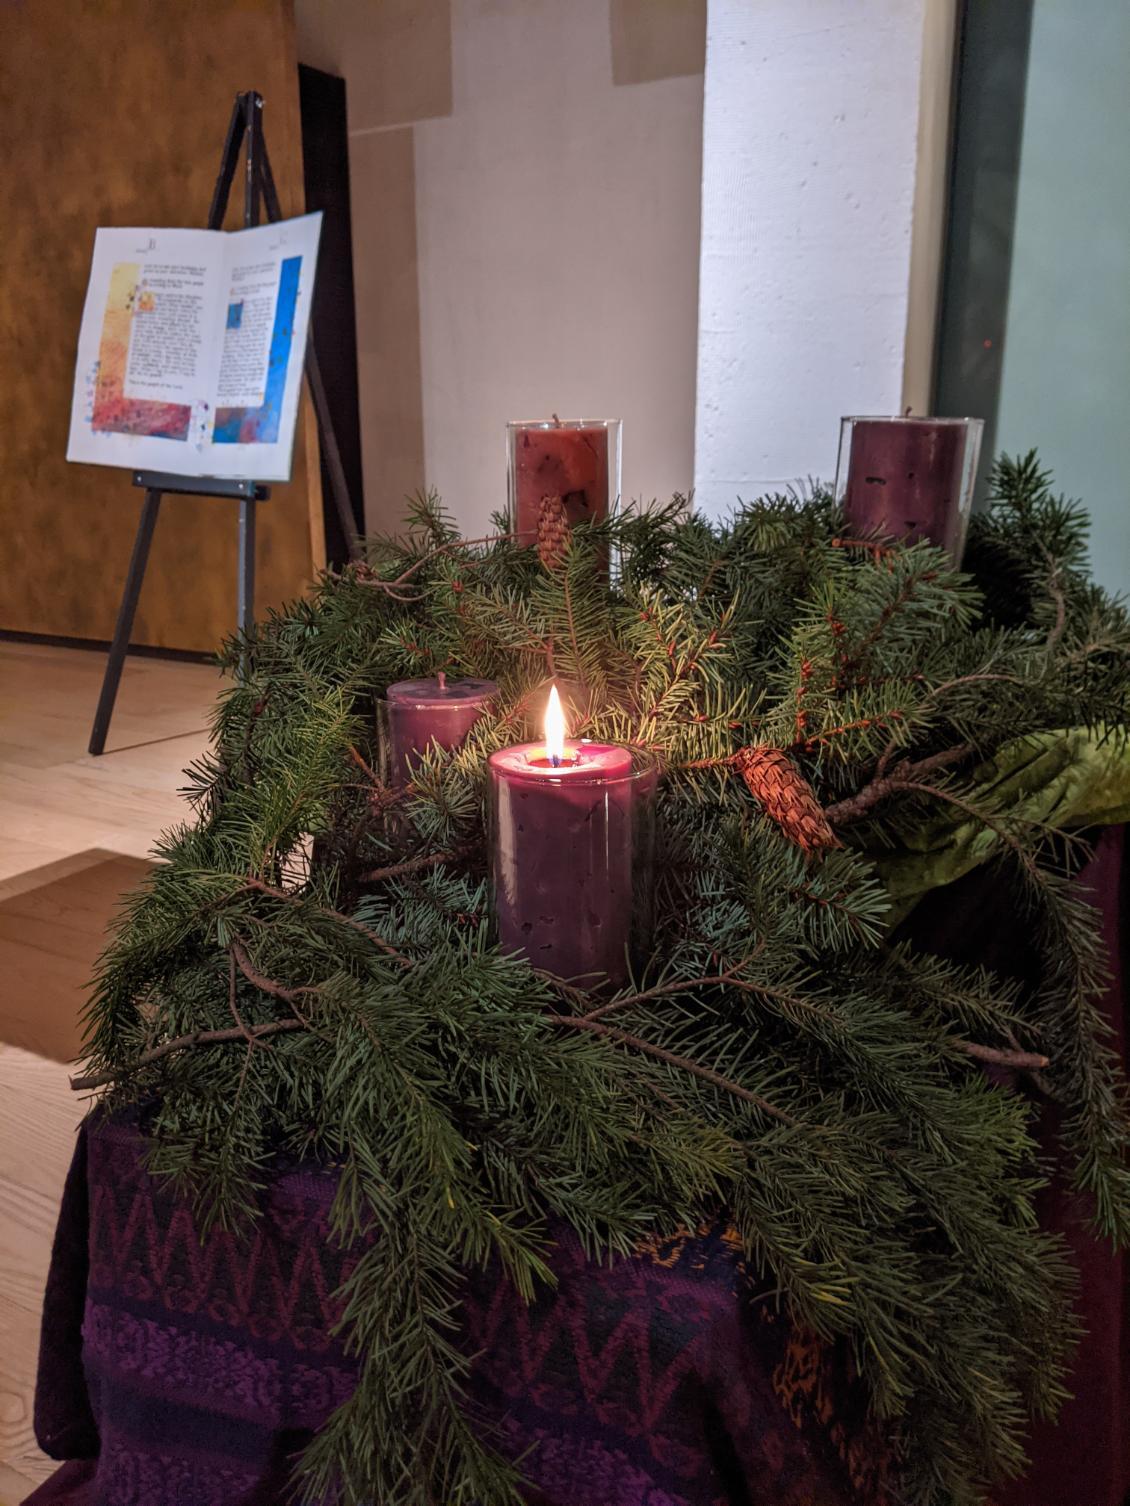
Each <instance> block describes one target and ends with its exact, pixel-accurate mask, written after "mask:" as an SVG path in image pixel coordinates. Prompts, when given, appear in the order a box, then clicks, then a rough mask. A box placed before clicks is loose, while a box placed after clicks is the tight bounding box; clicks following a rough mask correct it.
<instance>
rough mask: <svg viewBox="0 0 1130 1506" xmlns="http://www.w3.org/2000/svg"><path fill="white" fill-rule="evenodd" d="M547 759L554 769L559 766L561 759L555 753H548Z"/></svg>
mask: <svg viewBox="0 0 1130 1506" xmlns="http://www.w3.org/2000/svg"><path fill="white" fill-rule="evenodd" d="M549 761H550V763H551V764H552V765H553V767H554V768H555V769H559V768H560V767H561V760H560V758H558V756H557V754H556V753H552V754H550V758H549Z"/></svg>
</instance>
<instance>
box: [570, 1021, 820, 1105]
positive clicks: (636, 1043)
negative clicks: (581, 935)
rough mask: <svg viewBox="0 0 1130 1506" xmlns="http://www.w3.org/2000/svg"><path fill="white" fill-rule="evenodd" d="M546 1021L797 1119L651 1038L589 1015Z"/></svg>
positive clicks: (732, 1095)
mask: <svg viewBox="0 0 1130 1506" xmlns="http://www.w3.org/2000/svg"><path fill="white" fill-rule="evenodd" d="M549 1022H550V1024H551V1025H564V1026H566V1027H568V1028H569V1029H572V1030H590V1031H592V1032H593V1034H594V1035H601V1036H604V1038H605V1039H606V1040H610V1041H615V1042H616V1043H617V1045H621V1046H629V1047H630V1048H631V1049H632V1050H633V1051H640V1052H642V1053H643V1054H644V1055H645V1056H651V1057H654V1058H655V1060H656V1061H661V1062H666V1063H667V1065H668V1066H669V1067H676V1068H678V1070H679V1071H681V1072H689V1073H690V1074H691V1076H692V1077H698V1078H701V1079H702V1081H703V1082H708V1083H710V1085H711V1087H715V1088H718V1089H720V1090H721V1091H722V1092H723V1093H729V1094H730V1095H731V1097H733V1098H740V1099H741V1100H742V1102H743V1103H751V1104H753V1105H754V1107H755V1108H757V1109H758V1110H760V1112H761V1113H763V1114H765V1115H767V1116H768V1117H769V1118H770V1119H776V1120H777V1121H778V1122H779V1123H781V1124H789V1125H795V1124H796V1123H797V1121H796V1120H795V1119H794V1118H793V1116H792V1115H791V1114H787V1113H786V1112H785V1111H784V1109H779V1108H777V1107H776V1106H775V1105H774V1104H771V1103H770V1102H769V1101H768V1099H766V1098H762V1097H761V1095H760V1094H758V1093H751V1092H750V1090H749V1089H748V1088H743V1087H742V1085H741V1084H740V1083H737V1082H732V1081H731V1080H730V1079H729V1078H727V1077H723V1075H722V1074H721V1073H720V1072H715V1071H714V1069H713V1068H712V1067H705V1066H703V1065H702V1064H701V1062H696V1061H691V1059H690V1058H689V1057H686V1056H679V1055H677V1054H676V1053H675V1052H674V1051H668V1050H666V1049H665V1048H664V1047H663V1046H656V1045H653V1044H652V1042H651V1041H645V1040H641V1038H640V1037H639V1036H638V1035H629V1034H628V1032H627V1031H626V1030H618V1029H617V1028H616V1027H615V1026H614V1025H605V1024H602V1023H601V1021H599V1020H595V1019H592V1018H591V1017H590V1016H586V1015H573V1014H552V1015H550V1016H549Z"/></svg>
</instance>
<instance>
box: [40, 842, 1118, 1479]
mask: <svg viewBox="0 0 1130 1506" xmlns="http://www.w3.org/2000/svg"><path fill="white" fill-rule="evenodd" d="M1122 856H1123V842H1122V832H1121V830H1111V831H1109V832H1107V833H1105V834H1104V836H1103V838H1102V840H1101V841H1100V843H1099V846H1098V851H1097V854H1096V858H1095V861H1094V862H1093V863H1092V865H1091V867H1090V869H1089V870H1088V871H1087V872H1085V873H1084V874H1083V875H1082V876H1081V882H1083V883H1084V884H1086V885H1088V886H1089V888H1090V889H1091V890H1092V893H1093V897H1094V899H1095V901H1096V902H1097V903H1098V904H1099V905H1100V907H1101V909H1102V912H1103V917H1104V926H1105V929H1106V935H1107V940H1108V945H1109V948H1110V955H1111V961H1112V966H1113V968H1114V970H1115V976H1114V979H1113V981H1112V986H1111V989H1110V991H1109V994H1108V997H1107V999H1106V1001H1105V1003H1106V1007H1107V1010H1108V1013H1109V1016H1110V1019H1111V1022H1112V1025H1113V1026H1114V1028H1115V1030H1116V1038H1117V1041H1118V1044H1119V1046H1120V1047H1122V1048H1124V1046H1125V1041H1124V1037H1123V1031H1122V1019H1123V1004H1124V993H1123V985H1124V978H1125V976H1126V974H1125V972H1124V970H1123V961H1124V958H1123V951H1124V947H1125V931H1124V929H1123V928H1122V926H1121V925H1120V918H1121V916H1123V915H1124V914H1125V901H1126V896H1127V892H1128V891H1127V887H1126V884H1125V882H1124V873H1123V864H1122ZM986 882H989V884H990V889H989V893H990V894H991V880H990V879H987V878H986V876H984V875H971V876H970V879H969V880H968V881H965V880H963V881H962V882H961V883H960V884H957V885H953V886H951V887H950V891H941V892H940V894H939V896H937V897H936V899H935V901H934V903H933V904H926V905H924V906H922V907H921V910H920V913H919V914H918V915H917V916H916V918H915V928H916V929H917V930H918V932H919V939H920V940H922V941H924V942H928V943H929V944H931V945H934V946H936V947H937V949H938V950H949V951H952V952H960V951H961V950H962V949H963V948H964V949H965V950H967V951H970V952H972V953H975V954H978V955H981V956H983V957H986V958H987V960H996V961H997V962H998V963H999V964H1000V965H1002V966H1003V965H1005V964H1006V963H1007V962H1008V961H1009V958H1008V956H1007V953H1008V949H1009V948H1010V947H1011V948H1012V950H1013V952H1014V953H1015V952H1016V950H1017V949H1018V948H1019V949H1020V950H1022V949H1023V934H1022V928H1018V926H1017V927H1012V928H1010V927H1009V926H1008V925H1007V924H1002V917H1001V915H1000V913H999V912H994V909H993V905H992V903H991V902H988V901H987V899H986V892H985V890H984V885H985V883H986ZM978 927H980V930H978ZM994 951H995V952H996V953H997V954H999V955H997V956H995V957H990V956H989V954H991V953H993V952H994ZM1047 1128H1048V1132H1049V1133H1051V1131H1052V1130H1053V1129H1054V1125H1051V1124H1049V1125H1048V1127H1047ZM142 1143H143V1142H142V1138H141V1135H140V1133H139V1129H138V1127H137V1125H136V1124H135V1123H134V1122H132V1121H131V1120H130V1119H125V1118H121V1117H117V1118H115V1117H109V1116H106V1115H103V1114H96V1115H94V1116H93V1117H91V1118H90V1119H88V1120H87V1122H86V1124H85V1125H84V1126H83V1128H82V1130H81V1131H80V1134H79V1140H78V1145H77V1148H76V1152H75V1157H74V1162H73V1165H72V1168H71V1172H70V1175H69V1177H68V1180H67V1185H66V1191H65V1194H64V1198H63V1206H62V1211H61V1214H60V1219H59V1227H58V1232H57V1235H56V1242H55V1249H54V1254H53V1258H52V1265H51V1272H50V1276H49V1279H48V1286H47V1294H46V1299H45V1307H44V1324H43V1336H42V1345H41V1353H40V1366H39V1377H38V1386H37V1393H36V1418H35V1422H36V1434H37V1437H38V1439H39V1442H40V1446H41V1447H42V1448H43V1449H44V1450H45V1451H46V1452H47V1453H48V1454H49V1455H50V1456H51V1457H52V1458H55V1459H59V1460H63V1461H66V1462H64V1463H63V1464H62V1466H61V1468H60V1469H59V1470H57V1471H56V1473H55V1474H54V1475H53V1476H52V1477H51V1478H50V1479H49V1480H48V1481H47V1482H46V1483H45V1484H44V1485H42V1486H41V1487H40V1488H39V1489H38V1490H36V1491H35V1492H34V1493H33V1494H32V1495H31V1496H30V1497H29V1498H28V1500H27V1502H26V1503H25V1506H281V1503H282V1502H283V1501H284V1500H286V1499H287V1489H286V1487H287V1479H288V1475H289V1472H290V1468H291V1464H292V1462H293V1460H294V1458H295V1456H296V1455H297V1454H298V1453H300V1451H301V1450H302V1448H303V1446H304V1445H305V1443H306V1442H307V1441H308V1440H309V1439H310V1437H311V1435H312V1433H313V1432H314V1431H315V1430H316V1429H317V1428H318V1427H319V1426H320V1425H321V1424H322V1423H323V1422H324V1420H325V1419H326V1418H327V1417H328V1416H329V1414H330V1413H331V1412H332V1411H333V1409H334V1408H335V1407H336V1406H338V1405H339V1404H340V1403H341V1402H342V1401H344V1400H345V1399H346V1398H347V1397H348V1396H349V1395H350V1394H351V1392H352V1389H353V1387H354V1384H355V1379H356V1368H355V1362H354V1361H353V1360H352V1359H351V1358H350V1356H349V1355H348V1354H347V1353H346V1351H345V1349H344V1347H343V1345H342V1342H341V1340H340V1338H337V1337H335V1336H334V1335H333V1328H334V1325H335V1323H336V1320H337V1317H338V1310H337V1308H336V1306H335V1303H334V1300H333V1293H334V1291H335V1289H336V1288H337V1287H338V1285H339V1284H340V1283H341V1281H342V1280H343V1279H344V1277H345V1276H346V1275H347V1274H348V1271H349V1268H350V1256H349V1255H348V1254H347V1253H344V1252H342V1251H340V1250H339V1249H337V1248H336V1247H335V1245H334V1243H333V1241H332V1239H331V1238H330V1234H329V1227H328V1218H327V1214H328V1208H329V1204H330V1200H331V1198H332V1195H333V1189H334V1178H333V1173H332V1171H331V1170H330V1169H329V1168H322V1167H317V1166H313V1167H312V1166H293V1165H288V1166H280V1167H279V1168H278V1169H277V1170H276V1172H275V1174H274V1175H273V1176H271V1177H270V1178H269V1179H268V1188H267V1191H266V1193H265V1194H264V1200H263V1216H262V1218H261V1220H260V1221H259V1223H258V1225H257V1226H256V1227H255V1229H254V1231H253V1232H252V1233H251V1234H250V1235H249V1236H239V1235H237V1234H233V1233H228V1232H225V1231H214V1232H212V1233H211V1234H209V1236H208V1237H207V1238H206V1239H205V1240H204V1242H203V1243H201V1240H200V1237H199V1232H198V1230H197V1228H196V1226H195V1223H194V1220H193V1217H192V1213H191V1210H190V1209H189V1207H188V1206H187V1205H186V1204H185V1203H183V1202H182V1201H180V1200H178V1199H177V1198H176V1197H175V1196H173V1195H172V1193H171V1192H170V1191H168V1190H167V1189H164V1188H162V1187H161V1186H160V1185H158V1183H157V1182H156V1181H154V1180H153V1179H152V1178H150V1177H149V1176H148V1175H147V1173H146V1172H145V1170H144V1168H143V1165H142V1160H141V1152H142ZM1044 1201H1045V1207H1044V1219H1045V1222H1046V1223H1047V1224H1048V1225H1049V1226H1051V1227H1056V1228H1060V1229H1062V1230H1064V1232H1065V1233H1066V1236H1067V1238H1068V1240H1069V1241H1070V1243H1071V1244H1072V1245H1073V1247H1074V1248H1075V1251H1076V1254H1077V1258H1078V1259H1079V1261H1080V1263H1081V1266H1082V1270H1083V1293H1082V1301H1081V1309H1082V1315H1083V1318H1084V1320H1085V1322H1086V1324H1087V1327H1088V1330H1089V1333H1088V1337H1087V1338H1086V1340H1085V1341H1084V1344H1083V1347H1082V1349H1081V1351H1080V1355H1079V1360H1078V1363H1077V1364H1076V1367H1075V1371H1074V1373H1073V1377H1072V1382H1071V1383H1072V1386H1073V1389H1074V1391H1075V1395H1076V1399H1075V1400H1074V1401H1073V1402H1071V1403H1069V1404H1068V1407H1067V1408H1066V1410H1065V1414H1064V1417H1063V1419H1062V1422H1061V1424H1060V1426H1059V1427H1057V1428H1051V1427H1044V1428H1041V1429H1039V1430H1038V1431H1037V1433H1036V1435H1035V1437H1034V1439H1033V1442H1032V1451H1033V1457H1034V1459H1035V1467H1034V1469H1033V1471H1032V1472H1031V1474H1030V1475H1029V1476H1028V1477H1027V1478H1026V1479H1025V1480H1022V1481H1019V1482H1017V1483H1016V1485H1015V1487H1013V1488H1011V1489H1010V1490H1008V1491H1004V1492H1001V1493H999V1494H998V1495H997V1496H996V1498H995V1500H996V1506H1122V1503H1123V1501H1124V1500H1125V1498H1126V1495H1127V1490H1128V1488H1130V1457H1128V1439H1130V1415H1128V1410H1127V1407H1128V1398H1130V1386H1128V1384H1127V1379H1128V1367H1127V1361H1126V1357H1127V1354H1128V1353H1130V1342H1128V1334H1127V1307H1126V1303H1125V1270H1124V1263H1123V1261H1122V1259H1121V1258H1114V1257H1112V1256H1111V1255H1109V1254H1108V1253H1107V1252H1106V1251H1105V1250H1103V1249H1102V1248H1101V1247H1100V1246H1099V1245H1097V1244H1096V1243H1095V1242H1094V1241H1093V1240H1091V1239H1090V1237H1089V1235H1087V1234H1086V1233H1085V1232H1084V1229H1083V1225H1082V1222H1081V1220H1082V1212H1083V1210H1081V1208H1080V1207H1079V1205H1078V1200H1077V1199H1076V1198H1074V1197H1073V1196H1071V1195H1070V1194H1069V1193H1067V1192H1065V1191H1064V1190H1063V1189H1062V1188H1058V1187H1057V1188H1052V1189H1051V1190H1050V1191H1049V1192H1048V1194H1047V1195H1046V1197H1045V1200H1044ZM553 1264H554V1267H555V1270H556V1273H557V1276H558V1281H559V1284H558V1286H557V1288H556V1290H553V1291H546V1292H544V1293H543V1294H542V1295H541V1296H540V1298H539V1299H538V1300H537V1301H536V1303H535V1304H534V1305H533V1306H532V1307H530V1308H527V1307H526V1306H525V1305H524V1304H523V1302H522V1301H521V1299H520V1298H519V1297H518V1296H517V1295H516V1294H515V1293H514V1291H513V1290H512V1289H511V1288H510V1287H509V1286H508V1285H507V1283H506V1282H505V1281H504V1280H503V1279H502V1278H501V1277H500V1276H499V1275H498V1274H497V1273H485V1274H479V1275H476V1276H474V1277H472V1278H471V1279H470V1283H469V1291H468V1297H467V1303H466V1313H465V1317H466V1325H467V1343H468V1346H469V1349H468V1352H469V1353H474V1354H475V1355H476V1359H475V1361H474V1366H473V1370H472V1374H471V1379H470V1383H469V1393H470V1395H471V1397H472V1399H473V1403H474V1406H475V1408H476V1409H477V1413H478V1415H479V1416H481V1417H482V1418H483V1419H485V1420H486V1421H487V1422H488V1423H490V1424H492V1425H493V1426H494V1427H495V1428H496V1429H497V1430H498V1433H497V1436H498V1437H499V1438H500V1439H501V1442H502V1446H503V1448H504V1449H505V1450H506V1451H508V1452H509V1453H511V1454H512V1455H513V1456H515V1457H517V1456H518V1455H520V1454H522V1455H524V1459H523V1471H524V1473H525V1475H526V1477H527V1478H528V1479H529V1481H530V1484H531V1490H530V1493H529V1500H530V1502H531V1503H536V1506H849V1503H850V1506H860V1503H866V1506H878V1503H879V1502H881V1501H882V1499H883V1491H882V1484H881V1469H880V1460H881V1456H882V1452H883V1450H882V1444H881V1439H880V1438H879V1437H878V1436H877V1435H875V1434H874V1433H869V1431H868V1428H867V1426H866V1425H865V1424H864V1422H863V1411H862V1396H861V1393H860V1388H859V1386H858V1383H857V1381H856V1380H855V1379H854V1378H853V1377H852V1375H851V1374H850V1371H849V1368H848V1366H847V1363H846V1361H845V1360H844V1357H843V1356H842V1355H838V1354H836V1353H834V1352H829V1351H827V1350H826V1349H824V1348H821V1347H820V1346H818V1345H816V1344H815V1343H814V1342H811V1341H808V1340H805V1339H804V1338H803V1337H801V1336H798V1335H794V1334H791V1333H790V1331H789V1329H788V1327H787V1325H786V1324H785V1323H784V1321H783V1320H782V1318H781V1316H780V1314H779V1313H778V1311H777V1308H776V1305H775V1303H774V1302H773V1300H772V1299H771V1297H770V1296H769V1295H768V1294H767V1293H766V1292H765V1291H764V1290H761V1291H759V1290H758V1289H757V1286H756V1284H755V1283H754V1282H753V1280H752V1278H751V1277H750V1276H749V1275H748V1274H747V1273H746V1272H745V1270H744V1268H743V1265H742V1261H741V1258H740V1255H739V1252H738V1251H737V1249H736V1248H735V1245H734V1242H733V1241H732V1239H731V1238H730V1237H729V1236H728V1235H727V1234H726V1232H725V1229H724V1227H723V1226H722V1225H719V1226H718V1227H716V1228H707V1229H703V1230H700V1231H698V1232H696V1233H695V1234H693V1235H691V1234H682V1235H679V1236H676V1237H673V1238H671V1239H669V1240H666V1241H661V1242H657V1243H656V1244H655V1245H654V1246H653V1247H650V1248H648V1249H646V1250H641V1251H640V1252H639V1253H637V1254H636V1255H634V1256H633V1257H632V1258H630V1259H628V1258H625V1259H618V1260H615V1261H613V1262H611V1263H609V1264H601V1265H596V1264H591V1263H589V1262H586V1260H585V1258H584V1256H583V1254H582V1252H581V1250H580V1248H579V1247H578V1246H577V1244H576V1243H575V1241H574V1240H573V1239H572V1238H571V1237H570V1236H566V1237H563V1238H562V1239H561V1241H560V1243H559V1245H558V1247H557V1250H556V1253H555V1256H554V1260H553ZM527 1451H528V1452H527ZM304 1506H312V1503H304Z"/></svg>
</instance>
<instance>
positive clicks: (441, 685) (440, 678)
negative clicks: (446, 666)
mask: <svg viewBox="0 0 1130 1506" xmlns="http://www.w3.org/2000/svg"><path fill="white" fill-rule="evenodd" d="M436 678H437V679H438V681H439V688H440V689H441V690H446V689H447V676H446V675H445V674H444V672H443V670H442V669H441V670H440V672H439V674H438V675H437V676H436Z"/></svg>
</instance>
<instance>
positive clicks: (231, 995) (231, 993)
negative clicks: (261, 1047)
mask: <svg viewBox="0 0 1130 1506" xmlns="http://www.w3.org/2000/svg"><path fill="white" fill-rule="evenodd" d="M228 1008H229V1009H230V1010H231V1015H232V1019H233V1020H234V1021H235V1023H236V1024H237V1025H238V1026H239V1028H240V1029H241V1030H242V1031H243V1034H244V1037H245V1038H246V1040H247V1042H248V1044H249V1045H254V1038H253V1036H252V1034H251V1032H250V1030H248V1028H247V1026H246V1025H245V1024H244V1023H243V1020H242V1018H241V1017H240V1013H239V1008H238V1005H237V1004H236V991H235V953H234V952H232V951H229V952H228Z"/></svg>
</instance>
